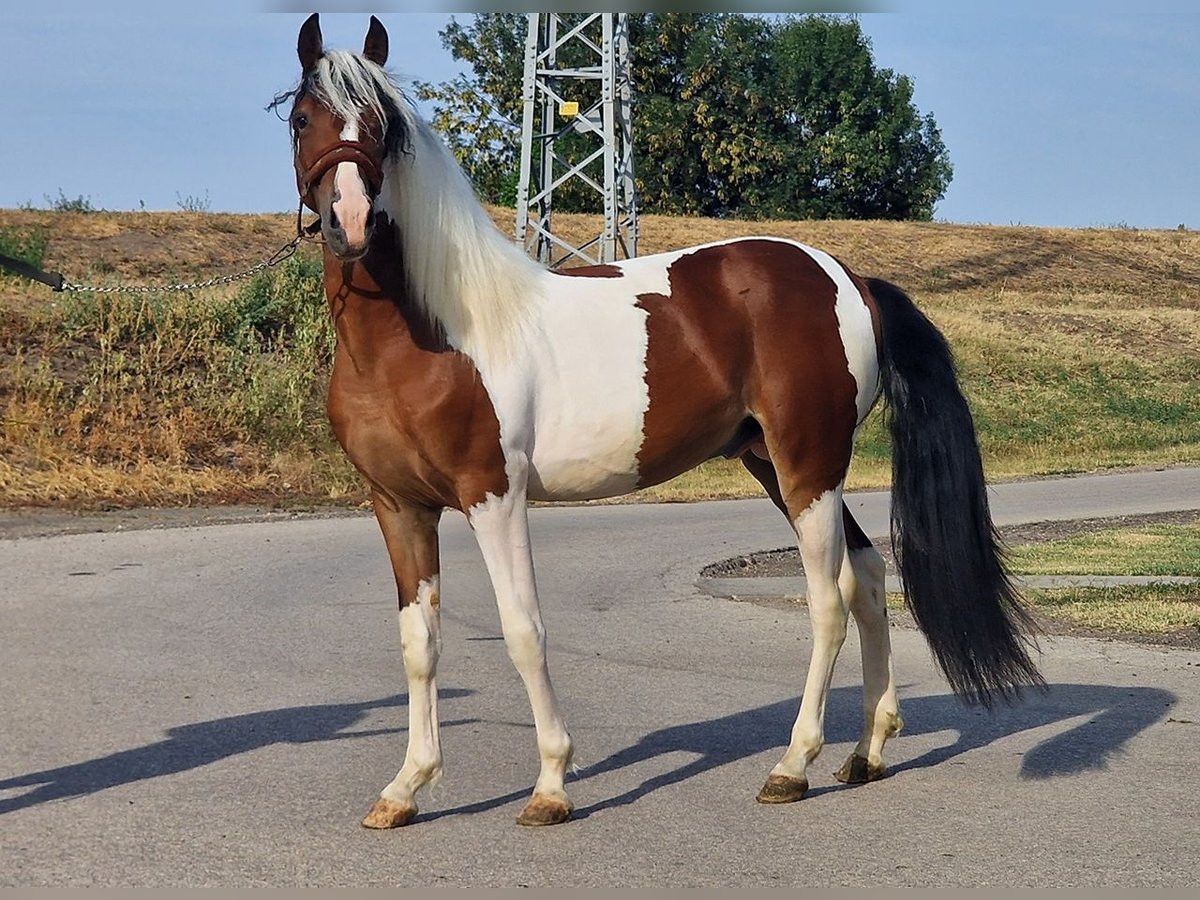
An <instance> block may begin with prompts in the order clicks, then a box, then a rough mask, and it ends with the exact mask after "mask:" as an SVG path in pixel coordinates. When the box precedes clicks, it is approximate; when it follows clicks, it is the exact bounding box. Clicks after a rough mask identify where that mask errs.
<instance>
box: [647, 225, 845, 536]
mask: <svg viewBox="0 0 1200 900" xmlns="http://www.w3.org/2000/svg"><path fill="white" fill-rule="evenodd" d="M670 283H671V296H670V297H666V296H663V295H661V294H645V295H642V297H641V298H640V300H639V302H638V305H639V306H640V307H641V308H643V309H645V310H646V311H647V313H649V318H648V320H647V332H648V341H649V347H648V350H647V359H646V383H647V385H648V386H649V391H650V407H649V409H648V410H647V412H646V417H645V424H644V432H645V434H644V440H643V442H642V447H641V450H640V451H639V453H638V471H639V472H640V480H639V486H646V485H650V484H656V483H658V482H660V481H664V480H666V479H667V478H671V477H674V476H675V475H677V474H679V473H680V472H683V471H686V470H687V469H689V468H691V467H693V466H695V465H697V464H698V463H700V462H702V461H703V460H705V459H708V458H710V457H712V456H714V455H716V454H717V453H718V452H719V451H720V450H721V448H723V447H726V446H727V445H729V442H730V441H732V440H734V439H735V437H736V435H737V433H738V429H739V428H740V427H742V423H743V422H744V420H745V419H746V417H747V416H749V417H751V418H753V419H754V421H755V422H757V423H758V425H759V426H761V428H762V432H763V437H764V440H765V443H766V447H767V449H768V450H769V452H770V456H771V463H772V465H773V468H774V470H775V472H776V474H777V476H778V481H779V490H780V501H781V502H782V503H783V504H784V505H786V508H787V510H788V513H789V515H790V517H791V518H792V519H793V520H794V519H795V518H796V517H798V516H799V515H800V513H802V512H803V511H804V510H806V509H808V507H809V506H811V505H812V502H813V501H814V500H815V499H816V498H817V497H819V496H820V495H821V494H823V493H824V492H825V491H827V490H830V489H832V488H834V487H836V486H837V485H838V484H840V483H841V482H842V480H843V479H844V478H845V476H846V470H847V468H848V467H849V464H850V453H851V449H852V448H851V445H852V441H853V436H854V428H855V426H856V425H857V418H858V409H857V394H858V386H857V384H856V382H855V380H854V376H853V374H852V373H851V372H850V364H849V362H848V361H847V358H846V352H845V349H844V348H843V346H842V339H841V334H840V332H839V331H838V320H837V313H836V309H835V304H836V302H837V287H836V285H835V284H834V283H833V281H832V280H831V279H830V278H829V276H828V275H826V274H825V271H824V270H823V269H822V268H821V267H820V265H819V264H818V263H817V262H816V261H815V260H814V259H813V258H812V257H810V256H809V255H808V254H807V253H805V252H804V251H803V250H801V249H800V248H799V247H796V246H794V245H792V244H788V243H784V242H780V241H771V240H744V241H736V242H732V243H729V244H723V245H720V246H716V247H707V248H705V249H703V250H698V251H696V252H694V253H690V254H688V255H686V256H683V257H680V258H679V259H678V260H676V261H675V262H674V263H673V264H672V265H671V269H670ZM745 459H746V457H745V455H743V460H745ZM751 467H752V471H753V470H754V469H755V468H761V467H757V466H753V464H751ZM764 474H765V473H764Z"/></svg>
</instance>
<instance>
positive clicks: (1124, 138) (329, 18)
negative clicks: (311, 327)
mask: <svg viewBox="0 0 1200 900" xmlns="http://www.w3.org/2000/svg"><path fill="white" fill-rule="evenodd" d="M1176 7H1177V8H1176ZM259 8H260V9H262V8H265V7H262V6H260V7H259ZM275 8H278V9H283V8H286V9H289V10H291V9H297V8H298V7H296V6H295V5H294V4H280V5H277V6H276V7H275ZM889 8H891V9H894V10H896V11H893V12H886V13H867V14H864V15H863V16H862V17H861V21H862V23H863V28H864V30H865V31H866V33H867V34H868V35H869V36H870V38H871V41H872V45H873V47H874V51H875V59H876V63H877V64H878V65H879V66H882V67H887V68H891V69H893V70H895V71H897V72H901V73H904V74H907V75H909V76H911V77H912V78H913V80H914V82H915V84H916V98H915V100H916V104H917V106H918V108H919V109H920V111H921V112H922V113H925V112H931V113H933V115H934V116H935V118H936V119H937V122H938V124H939V125H940V127H941V129H942V137H943V140H944V141H945V143H946V146H947V148H948V149H949V152H950V158H951V161H952V163H953V165H954V180H953V182H952V183H951V185H950V188H949V190H948V191H947V193H946V196H945V198H944V199H943V200H942V202H941V203H940V204H939V205H938V207H937V209H936V212H935V218H936V219H938V220H945V221H952V222H967V223H972V222H978V223H992V224H1001V225H1006V224H1024V225H1048V226H1068V227H1091V226H1101V227H1103V226H1112V225H1128V226H1133V227H1138V228H1174V227H1176V226H1178V225H1180V224H1184V225H1186V226H1187V227H1189V228H1193V229H1195V228H1200V164H1198V163H1197V159H1198V158H1200V49H1198V48H1200V12H1197V11H1195V10H1196V9H1197V8H1198V7H1197V5H1196V4H1194V3H1180V4H1173V5H1171V6H1170V7H1168V6H1160V7H1156V6H1155V4H1153V3H1150V4H1149V5H1146V4H1143V5H1141V6H1139V7H1136V8H1135V7H1133V6H1132V5H1123V6H1122V5H1116V4H1105V3H1099V4H1090V8H1089V9H1087V10H1080V11H1065V10H1064V11H1056V10H1058V9H1060V7H1058V6H1056V4H1053V3H1045V4H1033V3H1024V4H1022V3H1017V4H1015V5H1014V4H1012V3H1010V4H1007V5H1006V6H1005V7H1004V8H1003V9H1004V11H1000V9H999V7H998V5H988V6H985V5H984V4H978V5H976V4H968V3H961V4H953V3H934V2H910V3H904V2H902V0H901V2H897V3H893V4H890V5H889ZM1168 10H1173V11H1168ZM305 15H306V13H305V12H293V11H288V12H243V11H235V10H232V9H225V8H223V6H222V5H221V4H218V5H217V6H213V5H210V4H187V5H183V4H178V5H176V4H171V5H170V8H168V4H161V6H160V8H159V9H158V10H150V9H144V10H139V11H137V12H134V11H132V10H131V11H128V12H121V11H116V12H114V11H112V10H111V8H110V9H109V10H107V11H105V10H103V9H100V8H99V4H92V5H91V6H90V7H85V8H80V9H73V10H70V11H66V10H63V9H62V8H54V9H50V8H47V7H46V6H45V5H44V4H40V5H39V4H19V5H17V4H10V6H9V7H8V8H6V9H5V10H4V11H3V12H2V13H0V59H2V60H3V63H4V72H5V77H4V86H5V89H4V91H3V94H2V99H0V122H2V123H3V124H2V125H0V207H16V206H20V205H24V204H32V205H34V206H46V205H47V197H50V198H56V197H58V196H59V193H60V191H61V193H62V194H63V195H65V196H66V197H68V198H75V197H79V196H83V197H85V198H87V199H89V200H90V202H91V203H92V204H93V205H94V206H96V207H102V208H106V209H113V210H131V209H138V208H139V207H140V206H141V204H142V203H144V204H145V207H146V208H147V209H167V210H172V209H177V208H178V207H179V204H180V202H181V201H186V200H187V198H189V197H194V198H198V199H200V200H202V201H205V202H207V203H208V204H209V207H210V208H211V209H212V210H213V211H231V212H259V211H283V210H288V209H292V208H294V205H295V199H294V198H295V183H294V180H293V176H292V173H291V159H290V149H289V146H288V138H287V132H286V128H285V126H284V124H283V123H282V122H280V121H279V120H278V119H276V118H275V116H274V115H273V114H271V113H268V112H265V111H264V107H265V106H266V104H267V103H268V102H269V101H270V100H271V98H272V96H273V95H274V94H275V93H276V92H277V91H280V90H284V89H287V88H290V87H291V86H292V84H293V82H294V81H295V80H296V78H297V77H298V75H299V72H298V63H297V60H296V55H295V42H296V33H297V30H298V29H299V26H300V24H301V22H302V21H303V20H304V18H305ZM458 15H459V16H464V15H467V14H465V13H459V14H458ZM380 18H381V19H382V20H383V22H384V24H385V25H386V26H387V27H388V30H389V32H390V35H391V60H390V65H391V67H392V68H393V69H394V71H395V72H396V73H397V74H398V75H399V76H400V78H401V79H402V80H409V79H423V80H431V81H441V80H445V79H447V78H450V77H452V76H453V75H454V74H455V73H456V72H457V71H458V69H459V66H458V64H457V63H456V62H455V61H454V60H453V59H452V58H451V56H450V54H449V53H448V52H447V51H445V50H443V49H442V46H441V42H440V40H439V38H438V35H437V32H438V29H439V28H441V27H443V26H444V25H445V23H446V22H447V20H448V19H449V15H448V14H447V13H381V14H380ZM321 20H322V28H323V31H324V33H325V38H326V43H327V45H329V46H337V47H350V48H355V49H357V48H359V47H361V46H362V37H363V35H364V34H365V32H366V25H367V14H366V13H356V14H326V13H322V17H321ZM635 52H636V48H635Z"/></svg>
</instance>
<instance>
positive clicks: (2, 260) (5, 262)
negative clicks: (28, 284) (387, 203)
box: [0, 206, 321, 294]
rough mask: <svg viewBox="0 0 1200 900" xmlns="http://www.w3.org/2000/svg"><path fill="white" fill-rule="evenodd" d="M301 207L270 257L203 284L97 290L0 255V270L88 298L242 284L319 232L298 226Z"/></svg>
mask: <svg viewBox="0 0 1200 900" xmlns="http://www.w3.org/2000/svg"><path fill="white" fill-rule="evenodd" d="M303 209H304V207H303V206H301V207H300V210H301V212H298V213H297V214H296V236H295V237H294V238H292V240H291V241H289V242H288V243H286V244H284V245H283V246H282V247H280V248H279V249H278V250H276V251H275V252H274V253H273V254H271V256H270V257H268V258H267V259H265V260H263V261H262V262H260V263H258V264H256V265H253V266H251V267H250V268H249V269H246V270H245V271H244V272H238V273H236V274H233V275H219V276H217V277H216V278H209V279H208V280H207V281H195V282H189V283H183V284H162V285H147V286H142V285H116V286H113V287H97V286H96V285H90V284H77V283H75V282H73V281H67V279H66V278H64V277H63V275H62V273H60V272H46V271H43V270H42V269H39V268H37V267H36V266H31V265H29V264H28V263H26V262H23V261H22V260H19V259H13V258H12V257H10V256H4V255H3V254H0V268H3V269H8V270H9V271H12V272H15V273H17V274H18V275H22V276H24V277H26V278H30V279H32V280H34V281H39V282H41V283H42V284H44V285H46V286H47V287H49V288H50V289H51V290H53V291H54V292H55V293H63V292H74V293H88V294H186V293H191V292H192V291H201V290H204V289H205V288H210V287H217V286H218V285H224V284H233V283H235V282H238V281H244V280H245V279H247V278H252V277H253V276H255V275H257V274H258V273H259V272H263V271H266V270H267V269H270V268H274V267H275V266H277V265H279V264H280V263H281V262H283V261H284V260H285V259H288V258H290V257H291V256H292V255H293V254H294V253H295V252H296V250H297V249H298V248H299V247H300V244H301V243H302V242H303V241H305V240H307V239H309V238H311V237H313V236H314V235H315V234H317V232H319V231H320V230H321V220H320V219H317V221H315V222H313V223H312V224H311V225H307V226H305V225H302V224H301V218H300V217H301V215H302V213H303Z"/></svg>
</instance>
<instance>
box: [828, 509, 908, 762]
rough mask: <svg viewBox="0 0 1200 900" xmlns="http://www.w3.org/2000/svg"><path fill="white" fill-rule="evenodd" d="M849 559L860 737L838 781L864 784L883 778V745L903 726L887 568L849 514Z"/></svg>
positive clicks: (845, 584)
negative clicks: (859, 673)
mask: <svg viewBox="0 0 1200 900" xmlns="http://www.w3.org/2000/svg"><path fill="white" fill-rule="evenodd" d="M843 522H844V523H845V529H846V557H845V560H844V561H843V563H842V573H841V576H840V577H839V579H838V583H839V586H840V587H841V589H842V596H843V597H845V598H846V600H847V602H848V603H849V605H850V611H851V612H852V613H853V614H854V620H855V622H856V623H857V625H858V636H859V644H860V645H861V647H862V665H863V714H864V718H865V723H864V726H863V733H862V738H861V739H860V740H859V742H858V746H857V747H855V748H854V752H853V753H851V754H850V757H849V758H848V759H847V760H846V762H845V763H843V765H842V767H841V768H840V769H838V770H837V772H836V773H835V777H836V778H837V779H838V780H839V781H843V782H846V783H848V784H861V783H863V782H867V781H875V780H877V779H879V778H882V777H883V773H884V766H883V745H884V742H886V741H887V739H888V738H889V737H891V736H892V735H893V734H896V733H897V732H898V731H900V729H901V727H903V724H904V723H903V722H902V721H901V720H900V709H899V706H898V704H897V701H896V676H895V673H894V671H893V668H892V641H891V635H890V634H889V633H888V618H887V594H886V593H885V587H884V575H885V565H884V562H883V557H882V556H880V555H879V551H878V550H876V549H875V547H874V546H872V544H871V541H870V540H869V539H868V538H867V536H866V535H865V534H864V533H863V531H862V529H861V528H859V526H858V523H857V522H855V521H854V519H853V518H852V517H851V515H850V513H849V511H848V510H847V511H845V512H844V514H843Z"/></svg>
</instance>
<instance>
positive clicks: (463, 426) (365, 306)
mask: <svg viewBox="0 0 1200 900" xmlns="http://www.w3.org/2000/svg"><path fill="white" fill-rule="evenodd" d="M396 238H397V236H396V230H395V226H394V225H393V224H392V223H391V222H390V221H388V220H387V218H386V217H381V218H380V219H379V221H378V222H377V223H376V226H375V233H374V236H373V239H372V243H371V250H370V251H369V253H368V254H367V256H366V257H365V258H364V259H363V260H361V261H360V262H357V263H350V264H345V265H343V264H341V263H339V262H338V261H337V260H336V259H334V258H333V257H332V256H331V255H330V254H329V253H328V252H327V253H326V256H325V293H326V297H327V298H328V300H329V308H330V313H331V315H332V316H333V320H334V325H335V327H336V329H337V336H338V340H337V351H336V355H335V357H334V365H333V374H332V376H331V378H330V384H329V397H328V403H327V410H328V413H329V421H330V423H331V424H332V426H333V431H334V434H335V435H336V436H337V439H338V441H339V443H341V445H342V448H343V449H344V450H345V451H346V454H347V456H348V457H349V458H350V460H351V462H353V463H354V465H355V466H356V467H357V468H358V470H359V471H360V472H361V473H362V474H363V476H364V477H365V478H366V479H367V480H368V481H369V482H370V484H371V486H372V488H373V490H374V494H375V496H376V498H377V505H378V502H379V498H383V502H384V504H385V505H386V506H387V507H389V508H393V509H399V508H403V507H419V508H427V509H440V508H443V507H453V508H455V509H460V510H462V511H464V512H465V511H467V510H469V509H470V508H471V507H472V506H474V505H476V504H478V503H482V502H483V501H484V500H485V498H486V496H487V495H488V494H489V493H491V494H495V495H497V496H502V495H503V494H505V493H506V492H507V490H508V477H507V475H506V474H505V471H504V455H503V453H502V451H501V448H500V423H499V420H498V419H497V418H496V411H495V409H494V408H493V406H492V401H491V398H490V397H489V396H488V393H487V391H486V389H485V388H484V387H483V382H482V380H481V379H480V377H479V372H478V371H477V370H476V368H475V366H474V364H473V363H472V362H471V360H470V359H469V358H468V357H467V356H466V355H464V354H462V353H459V352H458V351H456V350H454V349H453V348H451V347H449V346H448V345H447V343H446V341H445V339H444V338H443V337H442V335H441V334H440V333H439V332H438V330H437V329H436V328H435V327H434V326H433V325H432V324H431V323H430V322H429V320H428V318H427V317H426V315H425V314H424V313H423V312H422V311H421V310H419V309H418V307H417V305H416V303H415V302H414V301H413V300H412V299H411V298H410V296H409V292H408V288H407V283H406V279H405V275H404V271H403V266H402V263H401V262H400V254H399V253H398V252H397V250H396V247H397V243H396Z"/></svg>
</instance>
